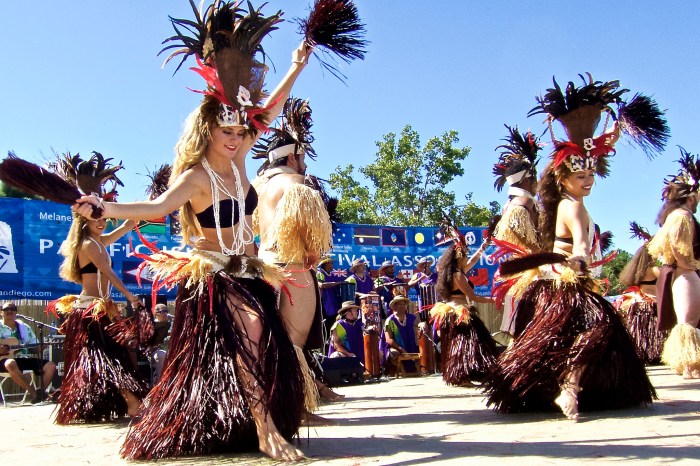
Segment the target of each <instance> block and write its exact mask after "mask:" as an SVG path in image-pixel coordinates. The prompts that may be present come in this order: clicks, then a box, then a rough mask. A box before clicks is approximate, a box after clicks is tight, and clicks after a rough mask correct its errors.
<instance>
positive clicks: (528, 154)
mask: <svg viewBox="0 0 700 466" xmlns="http://www.w3.org/2000/svg"><path fill="white" fill-rule="evenodd" d="M505 127H506V129H507V130H508V133H509V134H508V136H507V137H505V138H503V141H505V142H506V143H505V144H501V145H500V146H498V147H496V150H498V149H502V151H501V155H500V156H499V157H498V162H497V163H496V164H495V165H494V166H493V174H494V175H495V176H496V181H495V182H494V184H493V186H494V188H496V190H497V191H499V192H500V191H501V190H502V189H503V186H504V185H505V184H506V182H507V183H508V184H510V185H512V184H514V183H518V182H520V181H521V180H522V179H523V178H525V177H531V178H537V162H538V158H537V153H538V152H539V150H540V144H539V142H538V141H537V137H536V136H535V135H534V134H532V133H531V132H530V131H528V132H527V133H525V134H524V135H523V134H521V133H520V131H519V130H518V127H517V126H516V127H515V128H511V127H510V126H508V125H505Z"/></svg>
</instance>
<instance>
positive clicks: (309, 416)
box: [301, 411, 337, 427]
mask: <svg viewBox="0 0 700 466" xmlns="http://www.w3.org/2000/svg"><path fill="white" fill-rule="evenodd" d="M301 425H302V426H303V427H322V426H334V425H337V423H336V422H335V421H334V420H332V419H327V418H325V417H323V416H319V415H318V414H314V413H310V412H308V411H307V412H305V413H304V417H303V418H302V420H301Z"/></svg>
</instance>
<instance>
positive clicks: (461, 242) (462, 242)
mask: <svg viewBox="0 0 700 466" xmlns="http://www.w3.org/2000/svg"><path fill="white" fill-rule="evenodd" d="M440 234H441V235H442V239H441V240H440V241H439V242H438V243H436V244H435V245H436V246H441V245H443V244H447V243H450V242H453V243H454V245H455V249H456V250H457V257H466V256H467V255H468V254H469V245H468V244H467V239H466V238H465V237H464V235H463V234H462V233H461V232H460V231H459V230H458V229H457V227H456V226H455V224H454V223H453V222H452V219H451V218H450V217H448V216H447V215H443V218H442V222H440Z"/></svg>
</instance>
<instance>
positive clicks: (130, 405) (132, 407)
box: [121, 390, 141, 418]
mask: <svg viewBox="0 0 700 466" xmlns="http://www.w3.org/2000/svg"><path fill="white" fill-rule="evenodd" d="M121 394H122V396H123V397H124V401H126V414H128V415H129V417H131V418H133V417H135V416H136V413H137V412H138V410H139V408H140V407H141V400H139V399H138V398H136V395H134V394H133V393H131V392H127V391H126V390H124V391H122V392H121Z"/></svg>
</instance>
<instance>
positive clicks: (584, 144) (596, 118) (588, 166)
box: [528, 73, 669, 177]
mask: <svg viewBox="0 0 700 466" xmlns="http://www.w3.org/2000/svg"><path fill="white" fill-rule="evenodd" d="M579 76H580V77H581V80H582V81H583V84H582V85H581V86H576V85H575V84H574V83H573V82H571V81H570V82H569V83H568V84H567V86H566V89H565V90H562V88H561V87H560V86H559V84H558V83H557V81H556V79H553V82H554V87H553V88H551V89H547V92H546V93H545V95H544V96H541V97H537V104H538V105H537V106H536V107H534V108H533V109H532V110H530V112H529V113H528V116H532V115H537V114H540V113H544V114H546V115H547V123H548V126H549V131H550V135H551V137H552V142H553V143H554V152H553V153H552V158H553V163H554V168H555V169H558V168H560V167H562V165H563V166H565V167H566V168H567V169H568V170H569V171H570V172H577V171H582V170H594V171H595V172H596V173H597V174H598V175H599V176H601V177H605V176H607V175H608V172H609V168H608V157H609V156H611V155H614V153H615V149H614V145H615V143H616V142H617V140H618V138H619V136H620V134H624V135H627V136H629V137H630V138H631V139H632V141H634V142H635V143H636V144H637V145H638V146H640V147H641V149H642V150H643V151H644V153H645V154H646V155H647V156H648V157H653V156H654V155H656V154H657V153H659V152H661V151H662V150H663V148H664V146H665V145H666V141H667V140H668V137H669V129H668V126H667V124H666V120H665V118H664V116H663V112H662V111H661V110H659V108H658V106H657V104H656V102H655V101H654V100H652V99H651V98H649V97H646V96H644V95H641V94H635V95H634V96H633V97H632V99H631V100H630V101H629V102H626V101H624V100H623V98H622V96H623V95H624V94H626V93H627V92H629V90H628V89H621V88H620V83H619V81H608V82H602V81H593V78H592V76H591V75H590V73H586V77H584V76H583V75H579ZM603 114H605V122H604V124H603V132H602V134H600V135H598V136H595V133H596V130H597V129H598V126H599V123H600V120H601V117H602V115H603ZM610 119H612V120H613V121H614V122H616V124H614V125H613V126H612V127H610V128H609V123H610ZM555 120H556V121H558V122H559V123H561V125H562V126H563V127H564V130H565V132H566V134H567V136H568V140H565V141H560V140H557V139H556V137H555V136H554V129H553V125H552V122H553V121H555Z"/></svg>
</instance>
